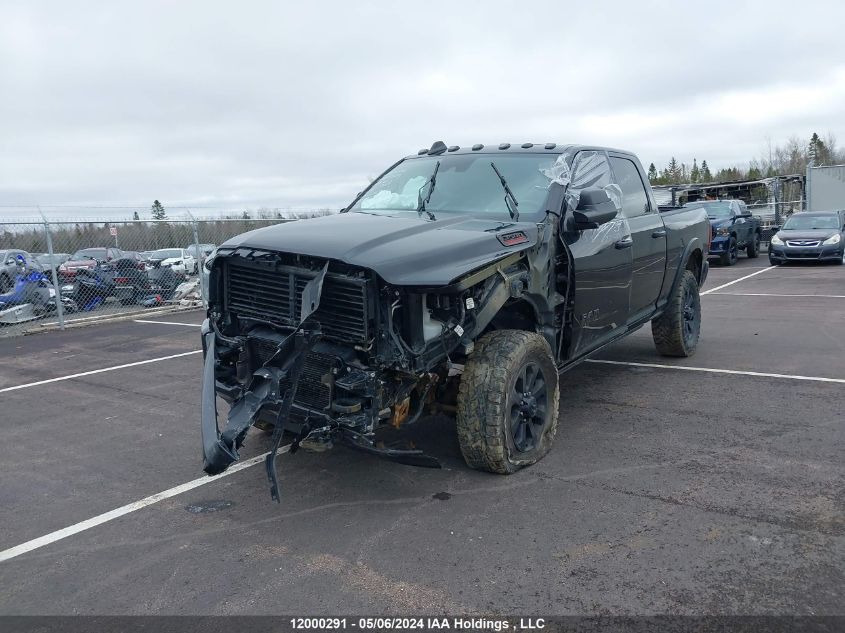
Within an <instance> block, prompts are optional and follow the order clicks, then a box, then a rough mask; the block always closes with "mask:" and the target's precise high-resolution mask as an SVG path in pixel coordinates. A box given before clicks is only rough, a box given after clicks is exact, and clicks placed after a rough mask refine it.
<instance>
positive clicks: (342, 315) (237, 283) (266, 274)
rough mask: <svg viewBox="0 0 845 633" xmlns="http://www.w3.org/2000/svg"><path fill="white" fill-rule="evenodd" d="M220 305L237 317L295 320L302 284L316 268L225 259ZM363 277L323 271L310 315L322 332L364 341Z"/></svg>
mask: <svg viewBox="0 0 845 633" xmlns="http://www.w3.org/2000/svg"><path fill="white" fill-rule="evenodd" d="M224 275H225V277H224V279H225V298H224V306H225V308H226V309H227V310H229V311H231V312H233V313H234V314H236V315H237V316H239V317H252V318H256V319H260V320H263V321H268V322H271V323H276V324H280V325H285V326H294V325H296V324H297V323H298V321H299V313H300V308H301V306H302V290H303V288H304V287H305V284H307V283H308V281H309V280H310V279H312V278H313V277H314V276H315V275H316V272H314V271H311V270H307V269H303V268H294V267H290V266H276V267H271V266H267V265H263V264H257V263H253V262H249V261H242V260H240V258H232V259H228V260H227V261H226V262H225V264H224ZM369 287H370V283H369V281H368V280H367V279H363V278H359V277H350V276H347V275H341V274H337V273H331V272H330V273H328V274H327V275H326V278H325V281H324V282H323V293H322V296H321V298H320V307H319V308H318V310H317V312H315V313H314V315H313V316H312V317H311V318H312V319H314V320H316V321H319V322H320V325H321V326H322V330H323V336H325V337H326V338H327V339H332V340H335V341H339V342H352V343H364V342H366V341H367V340H368V339H369V338H370V336H369V334H370V323H369V320H370V310H369V303H368V290H369Z"/></svg>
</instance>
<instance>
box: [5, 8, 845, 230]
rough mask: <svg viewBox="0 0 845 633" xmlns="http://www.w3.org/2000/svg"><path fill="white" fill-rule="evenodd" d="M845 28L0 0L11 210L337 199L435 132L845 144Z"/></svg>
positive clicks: (673, 145) (448, 136)
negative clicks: (818, 139) (823, 139)
mask: <svg viewBox="0 0 845 633" xmlns="http://www.w3.org/2000/svg"><path fill="white" fill-rule="evenodd" d="M687 7H689V8H687ZM843 25H845V3H842V2H839V1H831V2H808V1H802V2H800V3H794V2H789V3H787V2H780V3H779V2H772V1H771V0H770V1H768V2H760V3H752V2H736V1H735V0H734V1H732V2H724V3H723V2H712V1H706V2H696V3H687V2H683V3H681V2H665V3H656V2H655V3H651V2H645V1H643V0H639V1H637V2H632V1H626V2H618V3H616V2H608V1H605V2H601V3H590V2H584V3H572V2H562V1H561V0H557V1H551V2H541V1H539V0H530V1H528V2H506V3H502V2H491V1H489V0H488V1H485V2H458V1H457V0H451V1H449V2H432V1H429V2H424V3H406V2H380V3H366V2H278V1H277V2H247V1H245V0H239V1H238V2H234V1H232V2H227V3H217V2H209V1H207V0H206V1H203V2H196V3H189V2H153V1H151V0H136V1H134V2H118V1H115V0H110V1H108V2H81V1H75V2H64V1H61V2H38V1H25V2H11V1H9V0H0V205H4V207H3V208H0V214H3V215H5V216H9V214H11V213H14V212H15V211H10V210H9V207H8V205H12V204H41V205H45V206H47V205H101V206H102V205H127V206H129V205H136V204H137V205H139V206H141V207H142V208H148V207H149V205H150V203H151V202H152V200H153V199H154V198H158V199H160V200H161V201H162V202H163V203H164V204H165V206H168V205H173V206H176V205H196V206H202V205H211V206H214V205H217V206H227V207H238V206H240V207H251V208H257V207H260V206H270V207H339V206H342V205H343V204H344V203H345V202H347V201H349V199H350V198H351V197H352V196H353V195H354V194H355V193H356V192H357V191H359V190H360V189H361V188H362V187H363V186H364V185H365V184H366V183H367V181H368V178H371V177H375V176H377V175H378V174H379V173H380V172H381V171H382V170H383V169H384V168H385V167H386V166H388V165H389V164H390V163H392V162H393V161H394V160H395V159H397V158H399V157H401V156H403V155H406V154H409V153H413V152H415V151H416V150H417V149H418V148H420V147H423V146H428V145H430V144H431V142H432V141H434V140H444V141H446V143H447V144H457V145H469V144H472V143H477V142H483V143H499V142H502V141H510V142H514V143H516V142H520V143H521V142H524V141H528V140H530V141H535V142H546V141H556V142H584V143H599V144H605V145H611V146H616V147H622V148H625V149H630V150H633V151H635V152H637V153H638V154H639V156H640V158H641V159H642V161H643V163H644V164H645V165H646V166H647V165H648V163H649V162H652V161H653V162H655V163H656V164H657V165H658V167H661V166H663V165H664V164H665V163H666V162H667V161H668V159H669V157H670V156H671V155H673V154H674V155H675V156H676V157H677V158H678V159H679V160H683V161H686V162H692V159H693V157H697V158H698V159H699V161H700V160H701V159H702V158H706V159H707V160H708V162H709V163H710V165H711V166H712V167H716V168H718V167H721V166H729V165H732V164H741V165H745V164H746V163H747V160H748V158H750V157H752V156H757V155H760V154H761V153H762V152H763V151H764V148H765V147H766V142H767V139H771V141H772V142H773V143H782V142H784V141H786V139H787V138H788V137H789V136H791V135H798V136H800V137H802V138H803V137H809V135H810V134H811V133H812V132H813V131H814V130H815V131H818V132H819V133H820V134H824V133H826V132H828V131H830V132H832V133H834V134H835V135H836V136H837V137H838V139H839V140H840V143H845V48H843V46H842V43H841V41H842V29H843Z"/></svg>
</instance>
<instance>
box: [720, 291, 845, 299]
mask: <svg viewBox="0 0 845 633" xmlns="http://www.w3.org/2000/svg"><path fill="white" fill-rule="evenodd" d="M713 294H716V295H721V296H723V297H822V298H824V299H845V295H779V294H774V293H770V292H714V293H713Z"/></svg>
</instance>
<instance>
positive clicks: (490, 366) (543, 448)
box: [457, 330, 560, 475]
mask: <svg viewBox="0 0 845 633" xmlns="http://www.w3.org/2000/svg"><path fill="white" fill-rule="evenodd" d="M559 399H560V388H559V386H558V379H557V368H556V366H555V362H554V357H553V356H552V350H551V348H550V347H549V344H548V343H547V342H546V339H544V338H543V337H542V336H540V335H539V334H535V333H533V332H524V331H521V330H497V331H494V332H490V333H489V334H486V335H484V336H483V337H482V338H481V339H480V340H479V341H478V342H477V343H476V346H475V351H474V352H473V354H472V356H470V358H469V360H468V361H467V363H466V366H465V367H464V373H463V376H462V377H461V385H460V389H459V391H458V407H457V430H458V441H459V443H460V446H461V453H462V454H463V456H464V460H465V461H466V463H467V465H468V466H470V467H471V468H475V469H478V470H487V471H489V472H493V473H499V474H502V475H509V474H511V473H514V472H516V471H517V470H519V469H520V468H522V467H523V466H528V465H529V464H533V463H535V462H537V461H539V460H540V459H542V458H543V457H544V456H545V455H546V453H548V452H549V449H550V448H551V447H552V442H553V441H554V437H555V433H556V432H557V424H558V421H557V415H558V401H559Z"/></svg>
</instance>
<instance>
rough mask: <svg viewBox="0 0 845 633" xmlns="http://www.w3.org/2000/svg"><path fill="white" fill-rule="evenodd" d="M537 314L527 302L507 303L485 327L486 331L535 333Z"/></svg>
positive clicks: (520, 300)
mask: <svg viewBox="0 0 845 633" xmlns="http://www.w3.org/2000/svg"><path fill="white" fill-rule="evenodd" d="M537 324H538V320H537V313H536V312H535V310H534V306H532V305H531V304H530V303H529V302H528V301H525V300H524V299H519V300H516V301H512V302H508V303H506V304H505V305H504V306H502V309H501V310H499V312H498V313H497V314H496V316H494V317H493V320H492V321H491V322H490V325H488V326H487V330H525V331H526V332H536V331H537V329H538V328H537Z"/></svg>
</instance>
